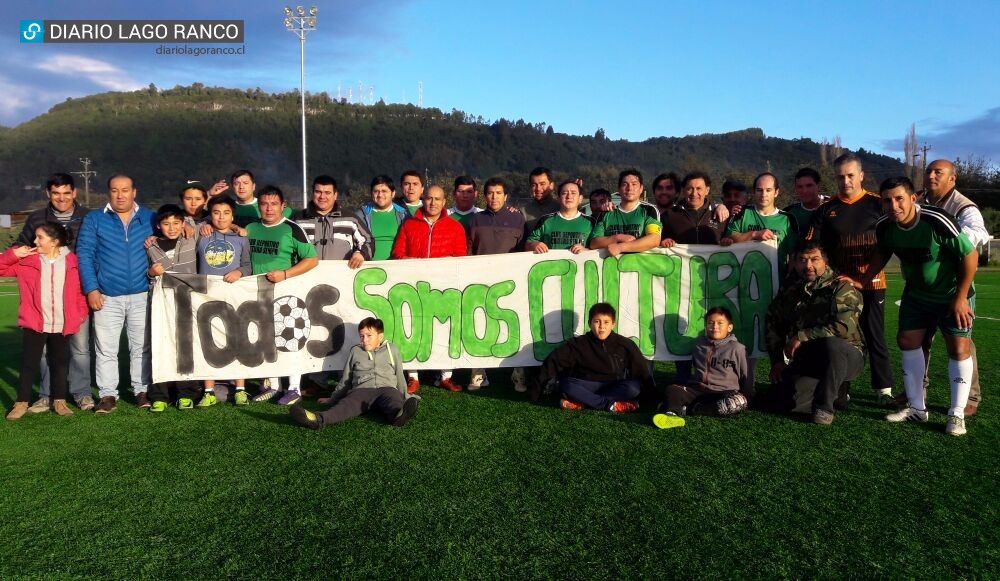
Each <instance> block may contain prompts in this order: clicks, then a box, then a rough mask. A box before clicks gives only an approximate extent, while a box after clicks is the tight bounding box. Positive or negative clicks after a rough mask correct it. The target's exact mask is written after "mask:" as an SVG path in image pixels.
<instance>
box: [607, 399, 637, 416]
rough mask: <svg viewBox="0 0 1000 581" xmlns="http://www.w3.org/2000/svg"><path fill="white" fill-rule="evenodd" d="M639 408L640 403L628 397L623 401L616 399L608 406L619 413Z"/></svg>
mask: <svg viewBox="0 0 1000 581" xmlns="http://www.w3.org/2000/svg"><path fill="white" fill-rule="evenodd" d="M637 409H639V404H637V403H635V402H634V401H629V400H626V399H623V400H621V401H616V402H615V403H613V404H611V407H609V408H608V410H610V411H613V412H617V413H627V412H634V411H635V410H637Z"/></svg>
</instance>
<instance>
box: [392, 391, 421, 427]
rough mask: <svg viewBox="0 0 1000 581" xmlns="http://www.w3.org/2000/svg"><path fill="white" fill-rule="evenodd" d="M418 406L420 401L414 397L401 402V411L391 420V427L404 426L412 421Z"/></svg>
mask: <svg viewBox="0 0 1000 581" xmlns="http://www.w3.org/2000/svg"><path fill="white" fill-rule="evenodd" d="M419 405H420V400H419V399H417V398H415V397H408V398H406V401H404V402H403V409H401V410H399V413H398V414H396V417H395V418H394V419H393V420H392V425H394V426H405V425H406V423H407V422H409V421H410V420H411V419H413V416H415V415H417V406H419Z"/></svg>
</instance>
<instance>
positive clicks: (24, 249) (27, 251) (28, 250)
mask: <svg viewBox="0 0 1000 581" xmlns="http://www.w3.org/2000/svg"><path fill="white" fill-rule="evenodd" d="M32 254H38V249H37V248H35V247H34V246H16V247H15V248H14V256H16V257H18V258H27V257H28V256H31V255H32Z"/></svg>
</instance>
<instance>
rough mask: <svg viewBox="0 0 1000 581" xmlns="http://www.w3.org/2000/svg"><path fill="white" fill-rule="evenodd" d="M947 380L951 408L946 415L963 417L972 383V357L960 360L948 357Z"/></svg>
mask: <svg viewBox="0 0 1000 581" xmlns="http://www.w3.org/2000/svg"><path fill="white" fill-rule="evenodd" d="M948 380H949V382H950V383H951V409H950V410H948V415H950V416H958V417H960V418H964V417H965V406H966V404H968V403H969V388H970V387H971V385H972V357H968V358H966V359H963V360H961V361H956V360H954V359H951V358H949V359H948Z"/></svg>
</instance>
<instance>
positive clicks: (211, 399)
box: [198, 390, 219, 408]
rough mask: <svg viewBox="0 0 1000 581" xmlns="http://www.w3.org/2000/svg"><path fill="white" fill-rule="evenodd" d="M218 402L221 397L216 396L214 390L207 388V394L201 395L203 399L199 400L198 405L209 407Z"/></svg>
mask: <svg viewBox="0 0 1000 581" xmlns="http://www.w3.org/2000/svg"><path fill="white" fill-rule="evenodd" d="M218 402H219V398H217V397H215V394H214V393H213V392H211V391H207V390H206V391H205V395H203V396H201V399H200V400H198V407H200V408H209V407H212V406H214V405H215V404H217V403H218Z"/></svg>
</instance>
